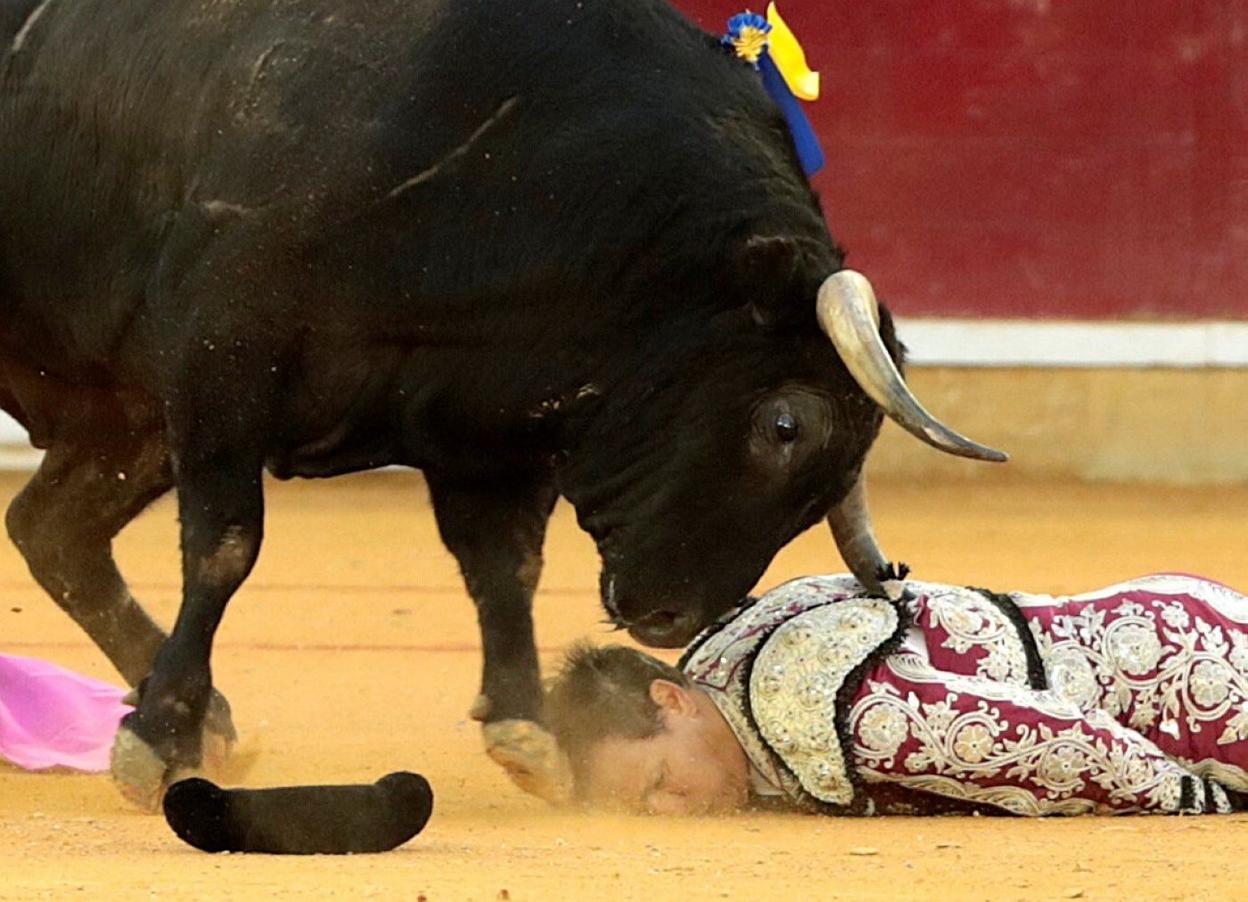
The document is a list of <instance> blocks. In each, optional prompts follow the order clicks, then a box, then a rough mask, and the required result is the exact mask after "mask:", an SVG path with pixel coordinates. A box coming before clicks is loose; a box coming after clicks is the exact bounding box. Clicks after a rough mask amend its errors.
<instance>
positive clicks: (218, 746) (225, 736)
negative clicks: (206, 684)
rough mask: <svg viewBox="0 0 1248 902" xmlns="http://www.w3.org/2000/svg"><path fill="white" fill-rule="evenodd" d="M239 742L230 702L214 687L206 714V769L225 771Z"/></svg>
mask: <svg viewBox="0 0 1248 902" xmlns="http://www.w3.org/2000/svg"><path fill="white" fill-rule="evenodd" d="M237 742H238V731H237V730H235V729H234V721H233V719H232V718H231V717H230V703H229V702H227V701H226V700H225V696H224V695H222V694H221V693H220V692H218V691H217V690H215V689H214V690H212V696H211V697H210V698H209V699H208V711H207V713H205V714H204V735H203V745H202V749H203V752H202V755H203V766H204V770H206V771H207V772H208V773H210V774H213V775H217V774H221V773H223V772H224V771H225V769H226V764H227V763H228V762H229V760H230V756H231V754H232V753H233V751H234V746H235V744H237Z"/></svg>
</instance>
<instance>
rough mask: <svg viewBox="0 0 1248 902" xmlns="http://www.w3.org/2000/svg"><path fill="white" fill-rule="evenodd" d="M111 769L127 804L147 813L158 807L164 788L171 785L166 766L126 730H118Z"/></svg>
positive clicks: (143, 743) (124, 728) (152, 750)
mask: <svg viewBox="0 0 1248 902" xmlns="http://www.w3.org/2000/svg"><path fill="white" fill-rule="evenodd" d="M110 769H111V771H112V775H113V782H114V783H116V784H117V788H118V789H119V790H120V791H121V794H122V795H123V796H125V798H126V800H127V801H129V802H130V803H132V804H134V805H136V806H138V807H139V808H141V809H143V810H144V811H147V812H149V813H153V812H155V811H157V810H158V809H159V808H160V802H161V799H163V798H164V795H165V788H166V787H167V786H168V785H169V784H170V782H172V780H171V777H172V775H171V774H170V768H169V765H167V764H166V763H165V761H164V759H163V758H161V757H160V755H158V754H156V750H155V749H154V748H152V747H151V746H150V745H148V744H147V743H146V742H144V741H143V740H142V739H140V738H139V737H138V736H136V735H135V734H134V733H133V732H132V731H131V730H130V728H129V727H125V726H123V727H121V728H120V729H119V730H118V731H117V737H116V738H115V739H114V740H113V751H112V760H111V767H110Z"/></svg>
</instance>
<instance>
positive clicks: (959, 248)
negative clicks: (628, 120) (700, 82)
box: [676, 0, 1248, 320]
mask: <svg viewBox="0 0 1248 902" xmlns="http://www.w3.org/2000/svg"><path fill="white" fill-rule="evenodd" d="M676 5H677V6H678V7H680V8H682V9H683V10H684V11H685V12H686V13H688V14H689V15H690V16H691V17H692V18H694V19H695V20H696V21H697V22H698V23H699V24H701V25H702V26H703V27H705V28H707V29H708V30H711V31H722V30H723V26H724V23H725V22H726V20H727V19H728V17H729V16H730V15H732V14H733V13H736V12H740V11H741V10H742V9H743V8H744V5H742V4H740V3H739V2H733V0H676ZM765 5H766V4H765V0H764V2H759V3H756V4H754V6H755V7H757V8H759V11H761V8H763V7H765ZM780 9H781V12H782V13H783V14H784V16H785V18H786V20H787V21H788V22H789V24H790V26H791V27H792V28H793V31H794V32H795V33H796V34H797V36H798V38H799V39H800V40H801V41H802V43H803V45H804V46H805V48H806V54H807V57H808V59H809V61H810V64H811V67H812V68H814V69H818V70H819V71H820V72H821V73H822V76H823V96H822V99H821V100H819V101H818V102H817V103H815V104H813V105H808V106H807V110H808V112H809V113H810V116H811V119H812V121H813V123H814V125H815V129H816V131H817V132H818V133H819V136H820V138H821V139H822V141H823V145H824V149H825V151H826V152H827V156H828V165H827V167H826V168H825V169H824V171H823V172H821V173H820V174H819V175H818V176H817V177H816V178H815V185H816V187H817V188H818V190H819V192H820V194H821V195H822V197H823V201H824V205H825V208H826V210H827V212H828V218H829V221H830V223H831V225H832V229H833V234H834V235H836V236H837V238H838V239H839V240H840V241H841V242H842V243H843V244H845V245H846V246H847V247H848V248H849V250H850V261H851V263H852V265H853V266H855V268H858V269H861V270H863V271H865V272H867V273H869V274H870V276H871V278H872V279H873V281H875V283H876V286H877V288H878V290H879V291H880V294H881V297H882V298H884V299H885V300H887V301H888V302H889V303H890V304H891V306H892V307H893V308H894V309H895V310H896V311H897V312H899V313H901V314H903V315H909V316H944V315H952V316H973V317H1015V318H1018V317H1023V318H1041V317H1060V318H1087V319H1096V318H1131V319H1209V318H1212V319H1236V320H1248V297H1246V296H1245V291H1246V289H1248V0H1135V2H1132V3H1109V2H1099V0H817V2H816V0H788V2H787V3H785V2H783V0H782V2H781V4H780Z"/></svg>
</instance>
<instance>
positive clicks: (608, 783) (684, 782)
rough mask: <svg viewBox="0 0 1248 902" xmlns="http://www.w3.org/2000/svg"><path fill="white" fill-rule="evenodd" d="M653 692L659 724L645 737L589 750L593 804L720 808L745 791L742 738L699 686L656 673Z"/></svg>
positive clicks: (657, 809)
mask: <svg viewBox="0 0 1248 902" xmlns="http://www.w3.org/2000/svg"><path fill="white" fill-rule="evenodd" d="M650 697H651V698H652V699H653V700H654V701H655V703H656V704H657V705H658V706H659V709H660V714H661V717H662V720H663V729H661V730H660V731H659V732H658V733H656V734H655V735H653V736H651V737H649V738H648V739H620V738H610V739H605V740H603V741H601V742H599V743H598V744H597V745H596V746H595V747H594V749H593V751H592V752H591V753H590V757H589V762H588V769H587V775H586V784H587V791H586V796H587V801H588V802H589V803H590V804H591V805H596V806H602V807H607V808H615V809H621V810H624V811H630V812H633V813H638V814H681V815H690V814H720V813H725V812H728V811H733V810H735V809H738V808H740V807H742V806H743V805H744V804H745V802H746V800H747V798H748V795H749V764H748V762H747V760H746V757H745V752H744V751H743V750H742V749H741V745H740V743H739V742H738V741H737V739H736V737H735V736H734V735H733V734H732V730H731V728H729V727H728V724H727V723H726V722H725V721H724V719H723V717H722V715H720V713H719V712H718V710H716V709H715V705H714V703H713V702H711V700H710V699H709V698H708V697H707V696H706V695H705V694H703V693H700V692H698V691H697V690H689V689H685V688H683V687H681V686H678V685H676V684H675V683H670V682H668V681H666V680H655V681H654V682H653V683H652V684H651V686H650Z"/></svg>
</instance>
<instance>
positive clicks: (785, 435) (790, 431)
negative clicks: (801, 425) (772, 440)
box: [776, 413, 798, 443]
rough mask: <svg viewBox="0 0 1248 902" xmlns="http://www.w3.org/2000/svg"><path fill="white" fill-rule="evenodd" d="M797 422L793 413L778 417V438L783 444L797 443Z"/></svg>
mask: <svg viewBox="0 0 1248 902" xmlns="http://www.w3.org/2000/svg"><path fill="white" fill-rule="evenodd" d="M797 433H798V428H797V420H795V419H794V418H793V414H791V413H782V414H780V415H779V416H778V417H776V438H778V439H779V440H780V441H782V442H786V443H787V442H793V441H797Z"/></svg>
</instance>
